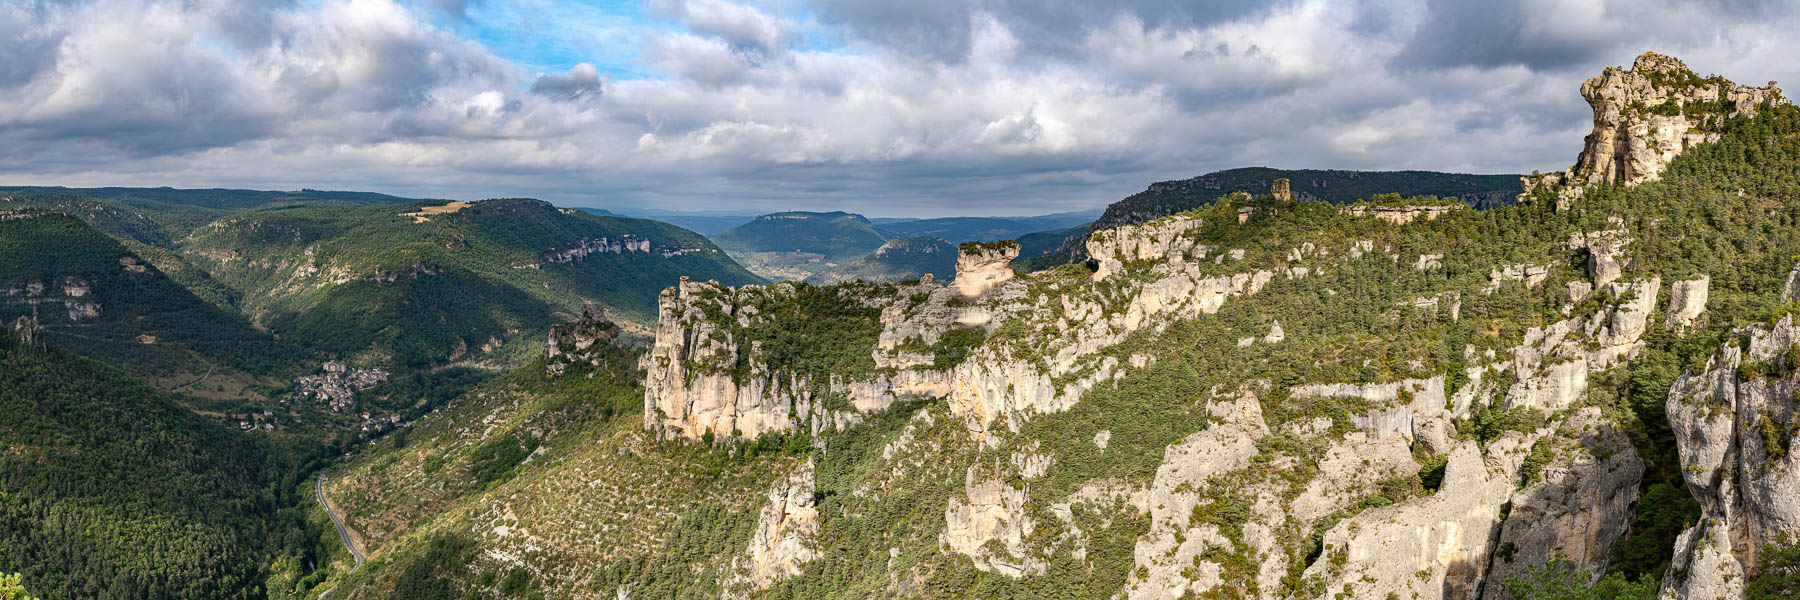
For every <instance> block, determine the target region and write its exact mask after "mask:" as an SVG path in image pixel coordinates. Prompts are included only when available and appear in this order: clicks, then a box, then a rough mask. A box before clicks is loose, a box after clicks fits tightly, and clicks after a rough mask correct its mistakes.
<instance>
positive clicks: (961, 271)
mask: <svg viewBox="0 0 1800 600" xmlns="http://www.w3.org/2000/svg"><path fill="white" fill-rule="evenodd" d="M1018 257H1019V243H1018V242H1015V241H1012V240H1006V241H1001V242H963V244H962V245H960V246H957V248H956V281H955V282H954V283H952V284H951V285H952V286H954V287H955V288H956V291H957V293H959V294H962V295H963V296H964V297H967V298H974V297H977V296H982V295H985V294H987V293H988V290H991V289H993V288H994V286H996V285H999V284H1000V283H1002V282H1004V281H1006V280H1008V279H1012V278H1013V270H1012V261H1013V259H1015V258H1018Z"/></svg>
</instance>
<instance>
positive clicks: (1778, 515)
mask: <svg viewBox="0 0 1800 600" xmlns="http://www.w3.org/2000/svg"><path fill="white" fill-rule="evenodd" d="M1736 335H1737V336H1738V338H1740V339H1746V338H1747V339H1748V340H1750V341H1749V344H1748V349H1747V350H1746V349H1743V348H1742V347H1740V346H1739V345H1738V342H1736V341H1730V342H1727V343H1726V344H1725V345H1724V347H1722V348H1721V349H1720V350H1719V353H1718V354H1716V355H1715V356H1714V357H1713V358H1712V359H1711V360H1710V361H1708V362H1707V368H1706V370H1705V371H1703V372H1701V373H1699V374H1685V375H1683V376H1681V377H1680V378H1679V379H1677V380H1676V381H1675V386H1674V389H1672V390H1671V391H1670V392H1669V401H1668V406H1667V411H1668V414H1669V422H1670V426H1671V427H1672V428H1673V429H1674V431H1675V444H1676V447H1677V448H1678V449H1679V451H1680V454H1681V463H1682V465H1683V468H1682V475H1683V477H1684V478H1685V479H1686V480H1687V485H1688V490H1689V491H1691V492H1693V494H1694V498H1695V499H1696V500H1699V502H1700V508H1701V518H1700V523H1699V524H1698V525H1695V526H1694V527H1693V528H1691V529H1689V530H1688V531H1686V532H1684V533H1683V534H1682V536H1681V538H1680V539H1679V540H1678V541H1677V543H1676V549H1675V562H1674V565H1673V567H1672V568H1671V569H1670V570H1669V575H1668V576H1667V577H1666V578H1665V579H1664V580H1663V589H1662V594H1663V597H1664V598H1678V599H1694V600H1700V599H1707V598H1739V597H1742V595H1743V586H1744V574H1746V573H1751V572H1754V570H1755V568H1756V564H1757V562H1756V560H1757V559H1756V553H1757V551H1758V550H1759V549H1760V548H1761V547H1762V546H1763V545H1765V544H1769V543H1771V542H1774V541H1776V540H1778V539H1779V538H1780V537H1781V536H1783V535H1796V534H1800V452H1783V451H1781V450H1780V448H1781V447H1782V445H1783V444H1792V442H1793V439H1794V437H1795V432H1796V431H1800V402H1796V401H1795V397H1794V396H1795V392H1796V391H1797V390H1800V375H1796V374H1795V373H1794V372H1792V370H1791V369H1789V368H1788V367H1787V366H1786V360H1787V356H1788V353H1789V352H1790V348H1793V347H1794V345H1795V344H1800V327H1796V326H1795V325H1794V322H1793V319H1792V317H1787V318H1784V319H1782V320H1781V322H1779V323H1777V324H1775V325H1774V326H1773V327H1769V326H1762V325H1758V326H1752V327H1749V328H1745V329H1740V330H1738V331H1737V332H1736ZM1746 365H1760V367H1753V368H1749V369H1743V368H1740V367H1744V366H1746ZM1757 370H1761V371H1764V372H1767V373H1773V374H1781V375H1779V376H1751V377H1750V378H1749V379H1744V378H1743V377H1741V375H1744V374H1745V373H1747V372H1755V371H1757ZM1771 448H1774V449H1776V452H1775V453H1774V454H1772V453H1771V452H1770V449H1771Z"/></svg>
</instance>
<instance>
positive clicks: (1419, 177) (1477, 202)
mask: <svg viewBox="0 0 1800 600" xmlns="http://www.w3.org/2000/svg"><path fill="white" fill-rule="evenodd" d="M1519 177H1520V176H1518V175H1469V174H1463V173H1439V172H1435V171H1343V170H1321V169H1271V168H1268V167H1244V168H1238V169H1226V170H1223V171H1216V172H1213V173H1208V174H1205V175H1201V176H1199V177H1195V178H1193V179H1181V180H1175V181H1161V182H1157V183H1153V184H1150V187H1149V188H1147V189H1145V190H1144V191H1142V192H1138V193H1136V194H1132V195H1131V196H1128V197H1126V198H1125V199H1124V200H1120V201H1118V202H1114V203H1112V204H1111V205H1108V206H1107V207H1106V212H1105V213H1104V214H1102V215H1100V218H1099V219H1095V220H1094V222H1093V223H1092V224H1090V225H1088V227H1087V228H1086V231H1084V232H1082V233H1081V234H1080V235H1071V236H1067V237H1065V238H1064V241H1063V242H1061V245H1060V246H1059V247H1058V248H1057V249H1056V250H1055V251H1053V252H1050V253H1047V254H1046V255H1044V256H1043V258H1041V259H1038V260H1034V261H1032V262H1030V263H1027V264H1026V265H1025V266H1026V268H1028V269H1041V268H1049V267H1052V266H1055V265H1059V264H1066V263H1071V262H1079V261H1081V260H1085V259H1086V258H1087V250H1086V248H1084V247H1083V246H1082V243H1083V240H1085V239H1087V236H1088V235H1089V234H1092V233H1094V232H1096V231H1104V230H1107V229H1113V228H1116V227H1118V226H1120V225H1135V224H1138V223H1143V222H1146V221H1150V220H1153V219H1158V218H1162V217H1166V216H1169V215H1172V214H1176V213H1179V212H1184V211H1189V210H1194V209H1196V208H1199V207H1201V206H1204V205H1206V204H1207V203H1210V202H1212V201H1213V200H1214V199H1217V198H1220V197H1223V196H1225V195H1227V194H1230V193H1232V192H1244V193H1248V194H1262V193H1265V192H1267V191H1269V187H1270V185H1271V184H1273V183H1274V182H1275V180H1277V179H1287V180H1289V181H1290V182H1291V185H1292V188H1291V189H1292V190H1293V194H1294V197H1295V198H1297V199H1300V200H1310V201H1314V202H1327V203H1331V204H1348V203H1351V202H1356V201H1359V200H1367V199H1369V198H1372V197H1374V196H1376V195H1379V194H1399V195H1401V196H1409V197H1410V196H1437V197H1440V198H1449V199H1455V200H1458V201H1460V202H1463V203H1465V204H1468V205H1469V206H1472V207H1475V208H1481V209H1485V208H1495V207H1499V206H1503V205H1506V204H1508V203H1510V202H1512V201H1513V198H1514V197H1515V196H1517V195H1518V194H1519V190H1520V184H1519ZM1032 257H1033V255H1027V256H1026V258H1027V259H1030V258H1032Z"/></svg>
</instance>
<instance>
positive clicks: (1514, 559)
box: [1483, 407, 1644, 600]
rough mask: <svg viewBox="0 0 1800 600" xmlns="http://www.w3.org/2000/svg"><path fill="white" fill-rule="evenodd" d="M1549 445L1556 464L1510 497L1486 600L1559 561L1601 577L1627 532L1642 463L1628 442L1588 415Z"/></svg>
mask: <svg viewBox="0 0 1800 600" xmlns="http://www.w3.org/2000/svg"><path fill="white" fill-rule="evenodd" d="M1558 430H1559V432H1560V431H1567V432H1568V433H1569V434H1571V435H1569V436H1567V437H1565V436H1563V435H1561V434H1560V433H1558V434H1554V435H1552V436H1550V437H1547V438H1545V439H1543V440H1541V441H1539V442H1537V443H1540V444H1550V446H1551V447H1552V448H1555V451H1554V452H1555V454H1554V456H1556V458H1555V459H1554V460H1552V461H1551V462H1550V464H1548V465H1545V466H1544V468H1543V472H1542V475H1541V477H1542V478H1541V479H1540V480H1538V481H1536V482H1534V483H1531V484H1530V485H1527V486H1526V487H1525V488H1524V489H1521V490H1519V491H1518V492H1517V493H1515V494H1513V498H1512V510H1511V511H1509V512H1508V513H1507V518H1506V522H1505V524H1504V525H1502V526H1501V530H1500V544H1499V546H1497V547H1496V551H1495V553H1494V557H1493V560H1492V565H1491V566H1490V567H1489V568H1488V573H1487V577H1486V579H1487V591H1486V593H1485V595H1484V596H1483V598H1490V599H1496V600H1507V599H1508V598H1509V595H1508V593H1507V591H1506V579H1507V578H1508V577H1523V576H1525V574H1526V573H1527V571H1528V570H1529V569H1531V568H1533V567H1536V566H1537V565H1541V564H1544V563H1545V562H1546V561H1548V560H1550V559H1552V558H1555V557H1559V556H1560V557H1562V558H1565V559H1567V560H1569V561H1571V562H1573V563H1574V564H1575V567H1576V568H1577V569H1580V570H1584V571H1588V572H1590V573H1595V574H1604V573H1605V572H1606V560H1607V553H1608V552H1609V551H1611V550H1612V544H1613V542H1614V541H1616V540H1618V539H1619V538H1620V537H1621V536H1623V535H1624V534H1625V531H1626V530H1627V529H1629V528H1630V527H1631V520H1632V518H1633V515H1634V513H1633V511H1632V504H1634V503H1635V502H1637V498H1638V493H1637V488H1638V481H1639V479H1641V478H1642V477H1643V474H1644V463H1643V461H1642V460H1640V459H1638V456H1637V451H1636V450H1634V449H1632V447H1631V440H1630V439H1628V438H1626V437H1625V434H1624V433H1622V432H1620V431H1619V430H1618V429H1617V428H1615V427H1614V426H1613V425H1612V424H1611V423H1608V422H1607V421H1606V420H1605V418H1604V417H1602V416H1601V413H1600V409H1599V408H1595V407H1589V408H1585V409H1582V410H1581V412H1579V413H1577V414H1576V415H1575V416H1573V417H1571V418H1569V419H1568V420H1567V421H1566V422H1564V423H1563V424H1562V426H1561V427H1559V428H1558Z"/></svg>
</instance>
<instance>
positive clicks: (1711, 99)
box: [1519, 52, 1785, 202]
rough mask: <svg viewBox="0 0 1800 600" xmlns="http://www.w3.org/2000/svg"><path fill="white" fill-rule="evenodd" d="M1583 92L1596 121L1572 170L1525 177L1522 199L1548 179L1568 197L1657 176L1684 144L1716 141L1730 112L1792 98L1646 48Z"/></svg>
mask: <svg viewBox="0 0 1800 600" xmlns="http://www.w3.org/2000/svg"><path fill="white" fill-rule="evenodd" d="M1581 96H1582V97H1583V98H1585V99H1587V102H1588V105H1589V106H1590V107H1592V108H1593V110H1594V129H1593V132H1592V133H1589V134H1588V136H1587V139H1586V141H1585V143H1584V145H1583V147H1582V150H1581V156H1580V158H1578V159H1577V160H1576V162H1575V165H1574V166H1572V167H1569V168H1568V170H1566V171H1563V172H1558V173H1548V174H1543V175H1534V176H1529V177H1526V178H1524V181H1523V184H1524V193H1523V194H1520V195H1519V199H1520V200H1526V199H1528V198H1529V197H1530V196H1531V195H1532V193H1533V192H1534V191H1535V190H1537V189H1538V188H1540V187H1546V186H1548V187H1550V188H1553V189H1554V188H1561V189H1562V190H1563V192H1562V193H1560V194H1559V196H1560V198H1559V201H1560V202H1567V201H1569V200H1572V199H1573V198H1576V197H1579V196H1580V189H1581V187H1582V186H1586V185H1591V184H1601V183H1614V182H1622V183H1624V184H1626V185H1636V184H1639V183H1643V182H1646V181H1654V180H1656V179H1657V178H1658V177H1661V176H1662V173H1663V171H1664V170H1665V169H1667V168H1668V166H1669V162H1670V161H1673V160H1675V157H1677V156H1680V155H1681V153H1682V152H1684V151H1686V150H1688V149H1690V148H1693V147H1694V146H1697V145H1700V144H1704V143H1708V142H1713V141H1717V140H1718V139H1719V134H1718V131H1719V130H1720V127H1721V126H1722V125H1723V123H1724V121H1725V119H1728V118H1732V117H1738V116H1753V115H1755V114H1756V112H1757V110H1759V109H1761V108H1762V107H1764V106H1767V105H1768V104H1770V103H1773V102H1783V101H1785V99H1784V98H1783V96H1782V94H1781V89H1780V88H1779V87H1777V85H1776V83H1775V82H1773V81H1771V82H1769V85H1767V86H1765V87H1750V86H1746V85H1738V84H1735V83H1732V82H1730V81H1727V80H1725V79H1724V78H1722V77H1710V78H1701V77H1700V76H1698V75H1695V74H1694V72H1693V71H1690V70H1688V68H1687V65H1686V64H1683V63H1682V62H1681V61H1680V60H1678V59H1676V58H1674V57H1670V56H1664V55H1661V54H1657V53H1654V52H1646V53H1644V54H1643V55H1642V56H1639V57H1638V58H1637V61H1636V62H1634V63H1633V64H1632V66H1631V69H1629V70H1624V69H1619V68H1617V67H1608V68H1607V69H1606V70H1605V71H1603V72H1601V73H1600V74H1599V75H1597V76H1595V77H1594V78H1593V79H1589V80H1587V82H1585V83H1583V84H1581ZM1563 186H1567V187H1563Z"/></svg>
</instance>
